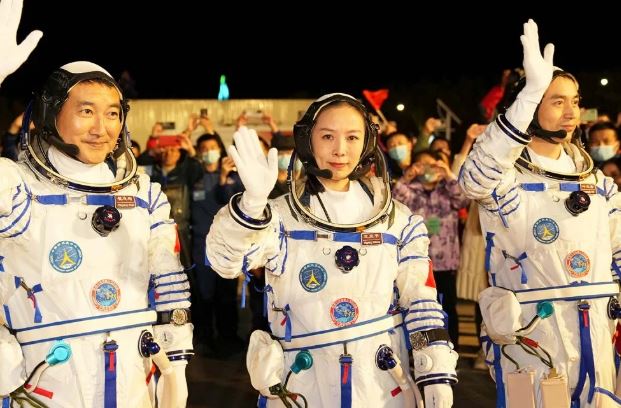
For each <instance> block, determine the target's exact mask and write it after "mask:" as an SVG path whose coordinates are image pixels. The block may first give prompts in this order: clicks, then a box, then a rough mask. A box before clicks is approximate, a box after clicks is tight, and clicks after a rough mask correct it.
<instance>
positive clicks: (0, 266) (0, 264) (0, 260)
mask: <svg viewBox="0 0 621 408" xmlns="http://www.w3.org/2000/svg"><path fill="white" fill-rule="evenodd" d="M2 261H4V257H3V256H2V255H0V272H4V265H2Z"/></svg>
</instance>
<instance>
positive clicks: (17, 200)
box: [0, 158, 32, 239]
mask: <svg viewBox="0 0 621 408" xmlns="http://www.w3.org/2000/svg"><path fill="white" fill-rule="evenodd" d="M28 191H29V190H28V186H27V185H26V183H25V182H24V181H23V179H22V177H21V174H20V172H19V169H18V165H17V164H16V163H14V162H12V161H11V160H9V159H6V158H0V239H1V238H10V239H15V238H19V237H23V235H24V233H25V232H26V231H27V230H28V226H29V225H30V214H31V209H32V202H31V201H32V199H31V197H30V196H29V194H28Z"/></svg>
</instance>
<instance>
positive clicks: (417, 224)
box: [399, 216, 424, 242]
mask: <svg viewBox="0 0 621 408" xmlns="http://www.w3.org/2000/svg"><path fill="white" fill-rule="evenodd" d="M411 217H412V216H411ZM423 224H424V221H419V222H417V223H416V224H415V225H414V226H413V227H412V228H411V229H410V231H409V232H408V233H407V235H406V236H405V238H404V237H403V232H405V229H406V228H407V226H406V227H405V228H404V229H403V231H402V233H401V237H399V241H401V242H407V241H408V240H409V238H410V236H411V235H412V233H413V232H414V230H415V229H416V228H418V227H420V226H421V225H423Z"/></svg>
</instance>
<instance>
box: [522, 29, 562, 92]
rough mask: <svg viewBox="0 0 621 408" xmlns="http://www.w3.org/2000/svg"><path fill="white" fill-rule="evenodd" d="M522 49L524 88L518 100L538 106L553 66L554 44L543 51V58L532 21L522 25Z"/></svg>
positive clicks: (537, 34) (536, 31) (537, 33)
mask: <svg viewBox="0 0 621 408" xmlns="http://www.w3.org/2000/svg"><path fill="white" fill-rule="evenodd" d="M520 41H522V47H523V49H524V61H523V65H524V73H525V75H526V86H524V89H522V91H521V92H520V94H519V96H518V97H519V98H522V99H524V100H528V101H531V102H535V103H537V104H539V102H541V98H542V97H543V94H544V93H545V91H546V89H548V86H550V81H552V73H553V72H554V65H553V64H552V58H553V56H554V44H548V45H546V46H545V48H544V50H543V56H542V55H541V50H540V49H539V32H538V30H537V24H536V23H535V22H534V21H533V20H528V22H527V23H524V34H523V35H521V36H520Z"/></svg>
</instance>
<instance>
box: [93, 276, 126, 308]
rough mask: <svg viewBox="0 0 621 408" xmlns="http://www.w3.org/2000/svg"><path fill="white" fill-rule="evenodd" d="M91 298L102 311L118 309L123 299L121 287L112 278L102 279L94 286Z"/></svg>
mask: <svg viewBox="0 0 621 408" xmlns="http://www.w3.org/2000/svg"><path fill="white" fill-rule="evenodd" d="M91 299H92V300H93V303H94V304H95V307H96V308H97V309H99V310H101V311H102V312H109V311H111V310H114V309H116V307H117V306H118V305H119V302H120V301H121V288H119V285H117V284H116V282H114V281H112V280H110V279H102V280H100V281H99V282H97V283H96V284H95V286H93V289H92V290H91Z"/></svg>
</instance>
